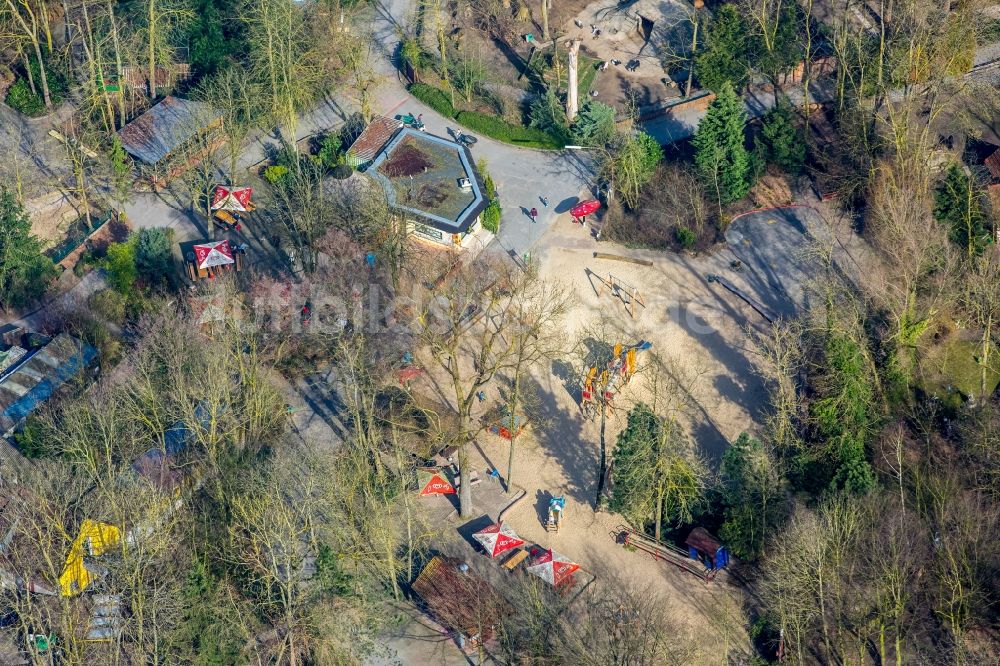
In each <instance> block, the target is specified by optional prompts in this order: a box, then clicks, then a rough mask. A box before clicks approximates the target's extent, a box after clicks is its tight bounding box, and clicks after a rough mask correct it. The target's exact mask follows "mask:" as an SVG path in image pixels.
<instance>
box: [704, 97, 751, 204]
mask: <svg viewBox="0 0 1000 666" xmlns="http://www.w3.org/2000/svg"><path fill="white" fill-rule="evenodd" d="M746 125H747V116H746V112H745V111H744V110H743V102H742V101H741V100H740V98H739V96H738V95H737V94H736V92H735V91H734V90H733V86H732V85H731V84H729V83H725V84H723V86H722V88H721V89H720V90H719V94H718V97H716V98H715V100H714V101H713V102H712V103H711V104H710V105H709V107H708V113H707V114H706V115H705V117H704V118H702V120H701V123H699V125H698V131H697V133H695V136H694V147H695V157H694V160H695V165H696V166H697V168H698V173H699V174H700V175H701V178H702V180H703V181H704V183H705V186H706V187H707V188H708V190H709V191H710V192H714V193H715V195H716V198H717V200H718V202H719V207H720V208H721V207H722V205H723V204H727V203H731V202H733V201H736V200H737V199H740V198H742V197H743V196H744V195H746V193H747V192H748V191H749V190H750V184H751V183H750V180H751V167H752V161H751V157H750V153H749V151H747V149H746V145H745V142H744V134H745V131H746Z"/></svg>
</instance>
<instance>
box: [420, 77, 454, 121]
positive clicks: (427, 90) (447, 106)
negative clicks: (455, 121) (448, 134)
mask: <svg viewBox="0 0 1000 666" xmlns="http://www.w3.org/2000/svg"><path fill="white" fill-rule="evenodd" d="M410 94H411V95H413V96H414V97H416V98H417V99H419V100H420V101H421V102H423V103H424V104H426V105H427V106H429V107H431V108H432V109H434V110H435V111H437V112H438V113H440V114H441V115H442V116H445V117H447V118H454V117H455V116H456V115H458V111H457V110H455V107H454V106H453V105H452V103H451V98H450V97H449V96H448V93H446V92H445V91H443V90H440V89H438V88H435V87H434V86H429V85H427V84H426V83H414V84H413V85H411V86H410Z"/></svg>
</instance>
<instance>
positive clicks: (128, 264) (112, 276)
mask: <svg viewBox="0 0 1000 666" xmlns="http://www.w3.org/2000/svg"><path fill="white" fill-rule="evenodd" d="M137 238H138V237H136V236H132V237H130V238H129V239H128V240H127V241H125V242H124V243H112V244H111V245H109V246H108V254H107V256H106V257H105V258H104V270H105V271H107V273H108V284H109V285H111V287H112V288H113V289H115V290H116V291H118V292H119V293H120V294H124V295H126V296H128V295H129V294H131V293H132V290H133V289H134V288H135V283H136V280H138V279H139V269H138V268H137V267H136V265H135V246H136V244H137Z"/></svg>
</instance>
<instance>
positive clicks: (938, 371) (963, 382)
mask: <svg viewBox="0 0 1000 666" xmlns="http://www.w3.org/2000/svg"><path fill="white" fill-rule="evenodd" d="M981 353H982V346H981V344H980V343H979V342H978V341H976V340H968V339H962V338H961V337H958V336H955V337H952V338H950V339H948V340H946V341H944V342H942V343H940V344H936V345H934V346H933V347H931V348H930V349H928V350H926V351H925V352H924V353H923V355H922V358H921V361H920V369H919V375H918V380H917V383H918V386H919V387H920V389H921V390H923V391H924V392H925V393H927V394H929V395H934V396H937V397H938V398H939V399H941V400H942V401H943V402H945V404H951V403H953V402H954V400H955V398H957V396H956V392H957V393H959V394H961V395H963V396H966V397H968V396H973V395H976V396H978V395H979V394H980V388H981V385H980V382H981V379H982V374H981V373H982V366H981V365H980V364H979V357H980V355H981ZM990 357H991V358H992V359H993V362H992V363H990V367H988V368H987V371H986V390H987V394H992V393H993V392H994V391H995V390H996V388H997V386H998V385H1000V369H998V368H1000V350H998V349H997V348H996V347H993V349H992V351H991V352H990Z"/></svg>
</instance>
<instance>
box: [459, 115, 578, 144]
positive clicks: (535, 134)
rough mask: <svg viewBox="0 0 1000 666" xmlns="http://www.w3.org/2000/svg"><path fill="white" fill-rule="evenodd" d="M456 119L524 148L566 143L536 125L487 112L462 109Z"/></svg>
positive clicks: (495, 137) (475, 129)
mask: <svg viewBox="0 0 1000 666" xmlns="http://www.w3.org/2000/svg"><path fill="white" fill-rule="evenodd" d="M455 120H457V121H458V122H459V123H461V124H462V125H464V126H465V127H467V128H469V129H470V130H473V131H475V132H479V133H480V134H482V135H484V136H488V137H490V138H491V139H496V140H497V141H503V142H505V143H512V144H514V145H517V146H522V147H524V148H550V149H552V148H555V149H558V148H562V147H563V146H564V145H565V143H564V142H563V141H562V140H561V139H559V138H557V137H554V136H552V135H551V134H549V133H548V132H545V131H543V130H540V129H537V128H535V127H524V126H523V125H512V124H511V123H508V122H507V121H505V120H502V119H500V118H497V117H496V116H489V115H486V114H485V113H476V112H475V111H462V112H461V113H459V114H458V116H456V118H455Z"/></svg>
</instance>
